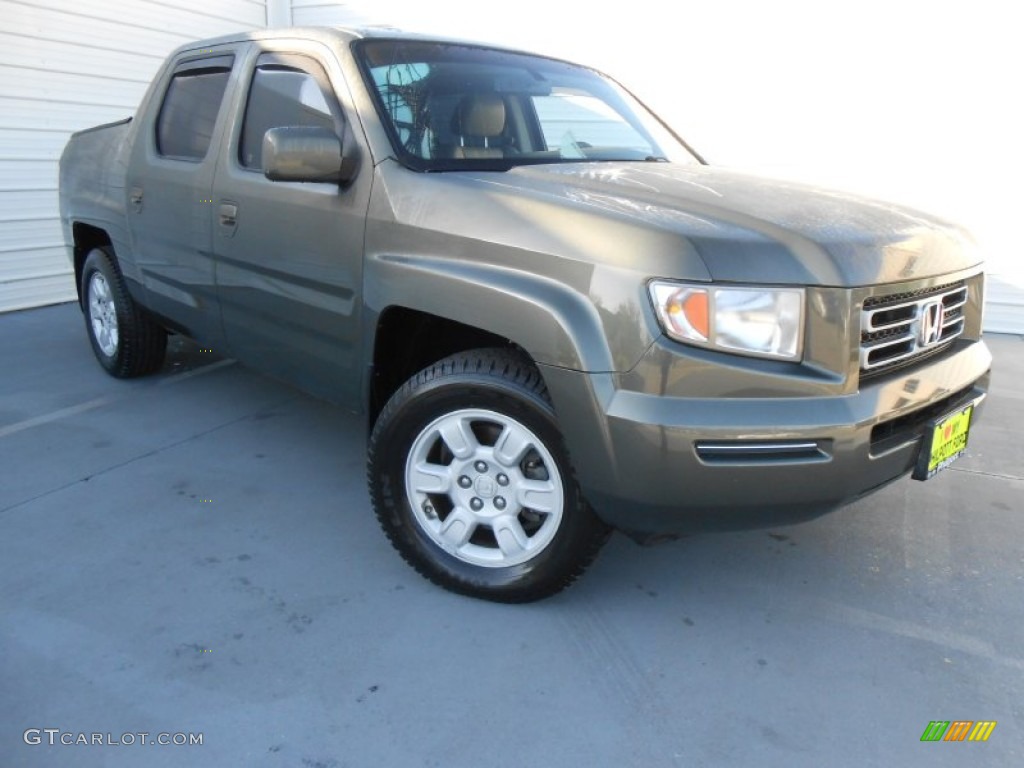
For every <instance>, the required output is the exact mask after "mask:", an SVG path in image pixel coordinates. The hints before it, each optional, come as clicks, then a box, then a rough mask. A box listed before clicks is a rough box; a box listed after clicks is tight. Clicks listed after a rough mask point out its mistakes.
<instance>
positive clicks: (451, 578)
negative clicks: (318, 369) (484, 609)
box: [368, 349, 610, 603]
mask: <svg viewBox="0 0 1024 768" xmlns="http://www.w3.org/2000/svg"><path fill="white" fill-rule="evenodd" d="M456 423H458V424H459V425H464V426H465V431H463V432H461V433H460V434H464V435H467V436H468V437H467V439H466V440H465V441H464V443H463V445H462V446H461V450H463V452H466V451H469V452H468V453H465V455H464V456H463V457H462V458H460V457H459V456H457V455H455V453H454V452H453V450H452V448H451V447H450V446H449V443H452V444H453V445H455V449H456V450H459V449H460V446H458V445H456V444H457V443H458V440H450V439H449V438H447V437H446V438H441V437H440V432H441V430H442V429H444V428H447V429H448V430H449V433H451V430H452V429H453V427H452V425H453V424H456ZM435 431H436V434H435ZM506 437H507V438H509V439H508V443H506V442H505V441H504V439H503V438H506ZM474 440H475V443H474V442H473V441H474ZM499 442H500V446H499ZM509 444H513V445H518V446H519V448H520V452H519V453H515V450H514V449H513V448H511V447H510V448H506V447H505V446H508V445H509ZM473 445H475V447H472V446H473ZM467 446H470V447H468V448H467ZM522 446H527V447H526V448H523V447H522ZM499 448H500V450H499ZM506 450H507V451H508V456H502V455H501V453H502V452H503V451H506ZM417 457H421V458H419V459H418V458H417ZM422 457H427V458H422ZM488 457H490V459H489V461H481V460H480V459H488ZM512 457H518V459H516V458H512ZM422 462H426V464H424V463H422ZM503 462H504V463H503ZM549 465H550V466H549ZM423 466H427V467H429V468H430V469H431V473H426V474H421V475H412V476H416V477H433V474H432V473H434V472H435V471H436V473H437V474H438V475H443V476H444V479H441V480H438V482H439V483H448V486H447V487H448V488H450V490H445V491H443V492H438V493H431V492H426V491H425V492H422V493H421V492H420V488H419V487H418V486H417V487H415V488H413V489H411V490H410V488H409V483H408V482H407V475H409V473H410V472H412V468H413V467H423ZM480 467H486V469H484V470H481V469H479V468H480ZM474 473H476V474H474ZM506 473H507V474H506ZM470 475H473V476H472V477H469V476H470ZM368 481H369V487H370V497H371V499H372V501H373V506H374V510H375V511H376V514H377V518H378V519H379V521H380V524H381V526H382V527H383V529H384V532H385V533H386V534H387V536H388V539H389V540H390V541H391V543H392V544H393V545H394V547H395V549H397V550H398V552H399V553H400V554H401V555H402V557H403V558H404V559H405V560H406V561H407V562H408V563H409V564H410V565H412V567H413V568H415V569H416V570H417V571H419V572H420V573H421V574H422V575H423V576H425V577H426V578H428V579H430V580H431V581H433V582H434V583H436V584H438V585H440V586H442V587H444V588H446V589H449V590H451V591H453V592H457V593H460V594H464V595H469V596H472V597H478V598H483V599H486V600H493V601H496V602H504V603H523V602H530V601H533V600H540V599H542V598H545V597H548V596H549V595H552V594H554V593H556V592H558V591H560V590H562V589H564V588H565V587H567V586H568V585H569V584H571V583H572V582H573V581H574V580H575V579H576V578H577V577H578V576H579V575H580V574H582V573H583V571H584V570H585V569H586V567H587V566H588V565H590V563H591V562H592V561H593V559H594V557H595V556H596V555H597V553H598V551H599V550H600V548H601V546H602V544H604V542H605V541H606V540H607V538H608V535H609V533H610V529H609V528H608V527H607V526H606V525H605V524H604V523H603V522H601V520H600V519H598V517H597V516H596V515H595V514H594V512H593V511H592V510H591V509H590V507H589V506H588V505H587V503H586V501H585V500H584V498H583V496H582V494H581V492H580V488H579V485H578V483H577V482H576V478H575V476H574V474H573V470H572V466H571V464H570V461H569V456H568V452H567V450H566V448H565V444H564V441H563V439H562V435H561V432H560V431H559V428H558V424H557V422H556V420H555V413H554V410H553V409H552V407H551V403H550V400H549V398H548V394H547V388H546V387H545V385H544V382H543V380H542V379H541V377H540V374H539V373H538V372H537V369H536V368H535V367H534V366H533V365H532V364H531V363H530V362H529V361H528V360H526V359H525V358H524V357H523V356H521V355H518V354H516V353H514V352H512V351H510V350H505V349H484V350H474V351H471V352H465V353H460V354H456V355H452V356H451V357H448V358H446V359H444V360H441V361H440V362H438V363H435V364H434V365H432V366H430V367H429V368H426V369H424V370H423V371H420V372H419V373H418V374H416V375H415V376H414V377H412V378H411V379H410V380H409V381H407V382H406V383H405V384H404V385H403V386H402V387H401V388H400V389H399V390H398V391H397V392H396V393H395V394H394V395H393V396H392V397H391V399H390V400H389V401H388V403H387V405H386V406H385V407H384V410H383V411H382V412H381V414H380V417H379V418H378V419H377V422H376V424H375V425H374V428H373V432H372V434H371V436H370V443H369V450H368ZM463 481H466V482H467V483H471V484H468V485H462V482H463ZM457 486H458V487H457ZM530 488H539V489H540V490H539V491H538V493H539V494H540V498H541V501H542V505H543V504H547V505H548V510H547V511H546V512H545V511H543V506H541V507H538V508H537V509H531V508H529V507H526V506H525V504H524V503H522V502H521V499H524V498H527V496H526V495H525V494H529V493H533V491H531V490H530ZM503 493H506V494H508V496H509V498H508V500H505V498H504V497H503V496H502V494H503ZM520 493H522V494H524V495H523V496H520V495H519V494H520ZM488 494H490V495H488ZM467 495H472V496H473V498H472V499H469V501H468V502H467ZM531 498H533V497H531ZM499 502H500V506H499ZM531 503H534V504H536V502H531ZM474 504H481V505H482V509H481V511H478V512H470V506H472V505H474ZM414 505H415V507H414ZM473 509H478V507H475V506H474V507H473ZM499 510H500V511H499ZM556 510H557V511H556ZM453 514H455V515H457V517H459V516H461V517H466V516H467V515H468V517H469V518H472V519H473V522H472V523H471V524H468V525H465V526H463V525H462V523H461V522H457V521H455V518H453V522H452V526H453V527H454V526H455V525H459V526H460V528H459V531H461V532H462V537H461V538H465V539H466V541H465V542H464V543H461V544H455V543H453V542H452V541H450V540H447V539H445V538H444V535H443V534H442V533H441V529H443V528H445V526H446V525H448V522H449V516H450V515H453ZM488 515H490V516H492V518H493V519H492V518H487V520H486V521H485V520H484V516H488ZM461 517H460V519H461ZM513 530H515V531H516V534H515V535H513V534H512V531H513ZM467 532H472V535H469V533H467ZM509 536H512V539H509V538H508V537H509ZM442 544H447V547H445V546H442ZM456 550H457V551H456ZM489 558H493V559H489ZM482 561H485V562H483V564H481V562H482Z"/></svg>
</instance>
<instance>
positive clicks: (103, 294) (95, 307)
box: [82, 248, 167, 379]
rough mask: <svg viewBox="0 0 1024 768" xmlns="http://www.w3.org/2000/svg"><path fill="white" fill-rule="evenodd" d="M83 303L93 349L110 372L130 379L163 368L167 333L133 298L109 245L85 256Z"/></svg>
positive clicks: (95, 249)
mask: <svg viewBox="0 0 1024 768" xmlns="http://www.w3.org/2000/svg"><path fill="white" fill-rule="evenodd" d="M82 304H83V307H82V308H83V310H84V312H85V329H86V332H87V333H88V334H89V341H90V343H91V344H92V351H93V353H94V354H95V355H96V359H97V360H98V361H99V363H100V365H102V366H103V368H104V369H105V370H106V371H107V373H109V374H110V375H111V376H116V377H117V378H119V379H127V378H132V377H135V376H142V375H144V374H147V373H151V372H153V371H155V370H157V369H158V368H160V366H161V365H162V364H163V361H164V353H165V351H166V349H167V333H166V332H165V331H164V329H163V328H161V327H160V326H159V325H157V324H156V323H155V322H153V320H151V319H150V318H149V317H148V316H147V315H146V314H144V313H143V311H142V310H141V309H140V308H139V306H138V305H137V304H136V303H135V302H134V301H133V300H132V297H131V295H130V294H129V293H128V289H127V287H126V286H125V284H124V278H123V277H122V276H121V273H120V271H119V270H118V268H117V265H116V263H115V261H114V259H113V257H112V255H111V254H110V252H109V251H107V250H106V249H105V248H94V249H93V250H92V251H90V252H89V255H88V256H87V257H86V259H85V264H84V265H83V267H82Z"/></svg>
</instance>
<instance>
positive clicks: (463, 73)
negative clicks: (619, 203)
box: [355, 40, 698, 171]
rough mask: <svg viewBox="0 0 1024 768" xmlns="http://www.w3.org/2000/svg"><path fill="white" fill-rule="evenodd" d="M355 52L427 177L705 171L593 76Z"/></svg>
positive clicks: (408, 158) (366, 43)
mask: <svg viewBox="0 0 1024 768" xmlns="http://www.w3.org/2000/svg"><path fill="white" fill-rule="evenodd" d="M355 52H356V56H357V58H358V59H359V63H360V66H361V68H362V70H363V76H364V78H365V79H366V81H367V86H368V87H369V88H370V90H371V91H372V92H373V93H374V96H375V97H376V101H377V109H378V112H379V113H380V116H381V119H382V120H383V121H384V124H385V127H386V128H387V130H388V134H389V135H390V137H391V143H392V144H393V146H394V149H395V151H396V153H397V154H398V159H399V160H401V161H402V162H403V163H405V164H406V165H408V166H409V167H411V168H415V169H417V170H426V171H444V170H460V169H469V168H474V169H491V168H493V169H496V170H504V169H507V168H510V167H512V166H515V165H525V164H536V163H564V162H595V161H612V160H615V161H623V160H626V161H671V162H683V163H697V162H698V160H697V158H696V157H695V156H694V155H693V154H692V153H691V152H689V151H688V150H687V148H686V146H685V145H684V144H683V143H682V142H681V141H680V140H679V139H677V138H676V137H675V136H674V135H673V134H672V133H671V132H670V131H669V130H668V129H667V128H665V126H664V125H662V124H661V122H660V121H659V120H658V119H657V118H656V117H654V115H652V114H651V113H650V112H649V111H648V110H647V109H646V108H644V106H643V105H642V104H640V103H639V102H638V101H637V100H636V99H635V98H633V97H632V96H631V95H630V94H629V93H628V92H626V91H625V90H623V89H622V88H621V87H619V86H618V85H617V84H616V83H614V82H613V81H611V80H609V79H608V78H606V77H604V76H602V75H600V74H598V73H597V72H595V71H593V70H590V69H586V68H584V67H579V66H575V65H573V64H568V63H566V62H562V61H557V60H554V59H546V58H542V57H539V56H529V55H526V54H520V53H509V52H507V51H499V50H494V49H490V48H481V47H475V46H470V45H453V44H449V43H433V42H420V41H408V40H362V41H360V42H358V43H356V45H355Z"/></svg>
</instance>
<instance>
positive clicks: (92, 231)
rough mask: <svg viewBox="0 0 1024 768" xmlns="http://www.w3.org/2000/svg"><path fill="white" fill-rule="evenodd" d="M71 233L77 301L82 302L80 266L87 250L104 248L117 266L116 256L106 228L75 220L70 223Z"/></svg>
mask: <svg viewBox="0 0 1024 768" xmlns="http://www.w3.org/2000/svg"><path fill="white" fill-rule="evenodd" d="M71 234H72V237H73V238H74V246H73V252H74V267H75V289H76V290H77V291H78V303H79V304H82V303H83V297H82V268H83V267H84V266H85V260H86V258H87V257H88V256H89V252H90V251H92V250H93V249H94V248H103V249H105V250H106V251H107V253H108V255H109V256H110V257H111V259H113V260H114V261H115V266H117V265H116V258H117V257H116V255H115V254H114V247H113V244H112V242H111V240H110V235H108V234H107V232H106V230H104V229H101V228H100V227H96V226H93V225H92V224H85V223H83V222H80V221H76V222H75V223H74V224H72V225H71Z"/></svg>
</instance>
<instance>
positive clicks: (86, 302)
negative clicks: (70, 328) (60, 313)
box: [82, 248, 131, 372]
mask: <svg viewBox="0 0 1024 768" xmlns="http://www.w3.org/2000/svg"><path fill="white" fill-rule="evenodd" d="M97 272H98V273H99V274H101V275H103V277H104V279H105V280H106V281H107V287H108V288H109V290H110V296H111V299H112V300H113V302H114V312H115V314H116V315H117V328H118V336H117V348H116V349H115V350H114V354H113V355H107V354H106V353H104V351H103V348H102V347H100V345H99V342H98V341H97V340H96V335H95V332H94V331H93V327H92V315H91V311H92V310H91V307H90V298H91V296H90V291H91V281H92V276H93V275H94V274H96V273H97ZM122 293H123V291H122V285H121V282H120V275H118V274H117V272H116V271H115V269H114V267H113V262H112V259H111V257H110V255H109V254H108V253H107V252H106V251H104V250H103V249H102V248H94V249H93V250H92V251H90V252H89V255H88V256H87V257H86V259H85V264H84V266H83V267H82V304H83V309H84V310H85V329H86V333H88V335H89V343H90V344H91V345H92V351H93V353H94V354H95V355H96V359H97V360H98V361H99V363H100V365H102V366H103V367H104V368H105V369H106V370H107V371H109V372H114V371H116V370H118V368H119V367H120V365H121V358H122V356H123V355H124V334H125V331H126V330H127V329H128V327H129V323H130V321H131V319H130V318H129V316H128V308H127V307H125V306H124V301H123V299H122Z"/></svg>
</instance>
